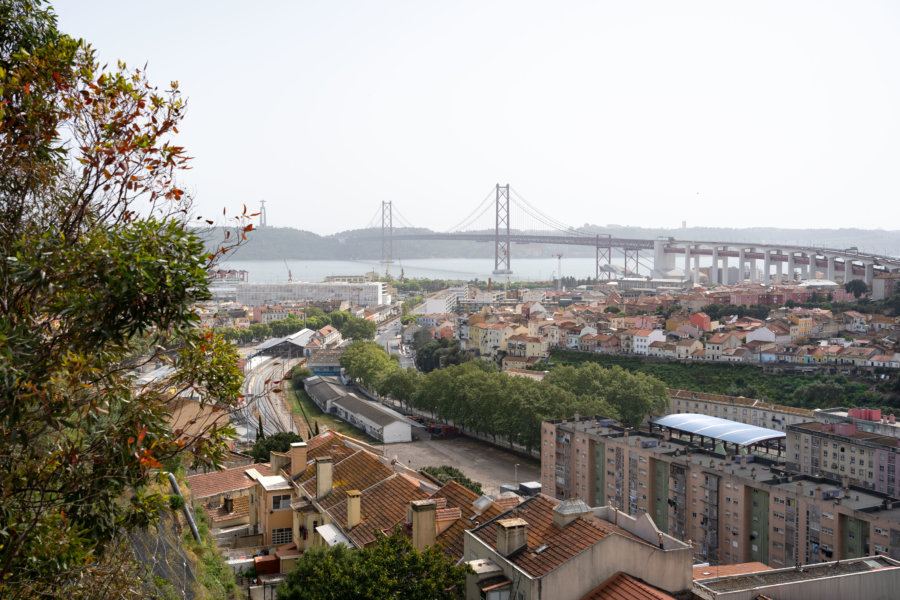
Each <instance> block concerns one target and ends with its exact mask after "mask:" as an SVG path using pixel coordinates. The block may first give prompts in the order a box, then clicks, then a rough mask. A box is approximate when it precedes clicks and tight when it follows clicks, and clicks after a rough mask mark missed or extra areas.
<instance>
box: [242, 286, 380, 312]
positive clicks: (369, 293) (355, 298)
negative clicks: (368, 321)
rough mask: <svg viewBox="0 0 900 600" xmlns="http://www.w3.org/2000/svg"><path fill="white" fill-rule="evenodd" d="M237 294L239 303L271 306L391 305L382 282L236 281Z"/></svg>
mask: <svg viewBox="0 0 900 600" xmlns="http://www.w3.org/2000/svg"><path fill="white" fill-rule="evenodd" d="M235 285H236V290H237V291H236V297H237V302H238V303H239V304H245V305H252V306H256V305H272V304H278V303H280V302H290V301H293V302H306V301H308V302H327V301H333V300H340V301H346V302H349V303H350V304H351V305H353V306H379V305H382V304H390V303H391V296H390V295H389V294H388V293H387V284H386V283H384V282H381V281H372V282H368V283H346V282H340V281H334V282H328V283H310V282H303V281H296V282H290V283H238V284H235Z"/></svg>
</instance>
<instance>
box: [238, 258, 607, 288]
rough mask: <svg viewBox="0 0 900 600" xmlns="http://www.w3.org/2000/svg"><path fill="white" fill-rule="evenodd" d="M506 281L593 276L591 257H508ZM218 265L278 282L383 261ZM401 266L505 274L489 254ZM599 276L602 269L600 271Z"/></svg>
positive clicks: (410, 270)
mask: <svg viewBox="0 0 900 600" xmlns="http://www.w3.org/2000/svg"><path fill="white" fill-rule="evenodd" d="M511 262H512V271H513V272H512V274H511V275H509V280H510V281H550V280H552V279H554V278H555V277H556V275H557V270H559V269H560V267H561V270H562V276H563V277H575V278H576V279H588V278H590V279H593V277H594V274H595V271H594V270H595V266H594V259H593V258H565V257H563V258H562V261H558V260H557V259H556V258H521V259H516V258H515V257H513V259H512V261H511ZM221 268H227V269H240V270H245V271H247V272H249V274H250V282H252V283H280V282H285V281H288V271H289V270H290V273H291V276H292V277H293V279H294V281H322V280H323V279H324V278H325V277H327V276H329V275H363V274H364V273H367V272H371V271H376V272H378V273H381V274H384V273H385V265H383V264H381V263H380V262H378V261H362V260H360V261H351V260H296V259H295V260H287V261H283V260H231V261H228V262H227V263H223V264H222V265H221ZM401 269H402V271H403V275H404V276H405V277H408V278H409V277H416V278H428V279H450V280H462V281H472V280H474V279H478V280H480V281H487V279H488V278H489V277H490V278H493V280H494V281H497V282H503V281H505V279H506V277H507V276H506V275H494V274H493V273H492V272H491V271H493V270H494V260H493V259H491V258H422V259H410V260H403V261H395V262H394V263H392V264H391V268H390V273H391V275H392V276H393V277H399V276H400V272H401ZM601 276H602V273H601Z"/></svg>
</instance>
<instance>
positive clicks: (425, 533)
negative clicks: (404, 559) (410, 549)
mask: <svg viewBox="0 0 900 600" xmlns="http://www.w3.org/2000/svg"><path fill="white" fill-rule="evenodd" d="M410 511H411V512H412V543H413V546H414V547H415V549H416V550H418V551H419V552H422V551H423V550H425V549H426V548H428V547H429V546H433V545H434V540H435V537H436V534H437V504H436V503H435V502H434V500H413V501H412V502H410Z"/></svg>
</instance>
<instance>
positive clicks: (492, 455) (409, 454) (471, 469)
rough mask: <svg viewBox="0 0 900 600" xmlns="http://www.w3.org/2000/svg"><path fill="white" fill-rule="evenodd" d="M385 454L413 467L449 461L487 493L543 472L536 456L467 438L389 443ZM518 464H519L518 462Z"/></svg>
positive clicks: (535, 476)
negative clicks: (520, 453)
mask: <svg viewBox="0 0 900 600" xmlns="http://www.w3.org/2000/svg"><path fill="white" fill-rule="evenodd" d="M384 454H385V456H388V457H391V458H394V457H396V458H397V460H398V461H400V462H402V463H403V464H404V465H407V466H409V467H411V468H413V469H421V468H422V467H428V466H434V467H439V466H441V465H449V466H451V467H456V468H457V469H459V470H460V471H462V472H463V473H465V474H466V476H467V477H468V478H469V479H472V480H473V481H477V482H478V483H480V484H481V485H482V488H483V489H484V492H485V493H487V494H496V493H498V492H499V491H500V486H501V485H503V484H513V483H515V482H516V479H517V478H518V481H519V482H522V481H540V479H541V472H540V468H539V467H538V466H537V461H536V460H534V459H524V458H522V457H520V456H518V455H516V454H512V453H510V452H505V451H503V450H500V449H499V448H495V447H493V446H489V445H487V444H483V443H481V442H478V441H475V440H472V439H469V438H465V437H457V438H449V439H432V440H428V441H418V442H409V443H403V444H388V445H387V446H385V451H384ZM516 465H518V467H517V466H516Z"/></svg>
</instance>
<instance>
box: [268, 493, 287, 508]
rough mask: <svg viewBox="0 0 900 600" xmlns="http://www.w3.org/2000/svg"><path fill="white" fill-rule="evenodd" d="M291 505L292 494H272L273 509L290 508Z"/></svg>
mask: <svg viewBox="0 0 900 600" xmlns="http://www.w3.org/2000/svg"><path fill="white" fill-rule="evenodd" d="M290 507H291V495H290V494H281V495H279V496H272V510H288V509H289V508H290Z"/></svg>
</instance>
